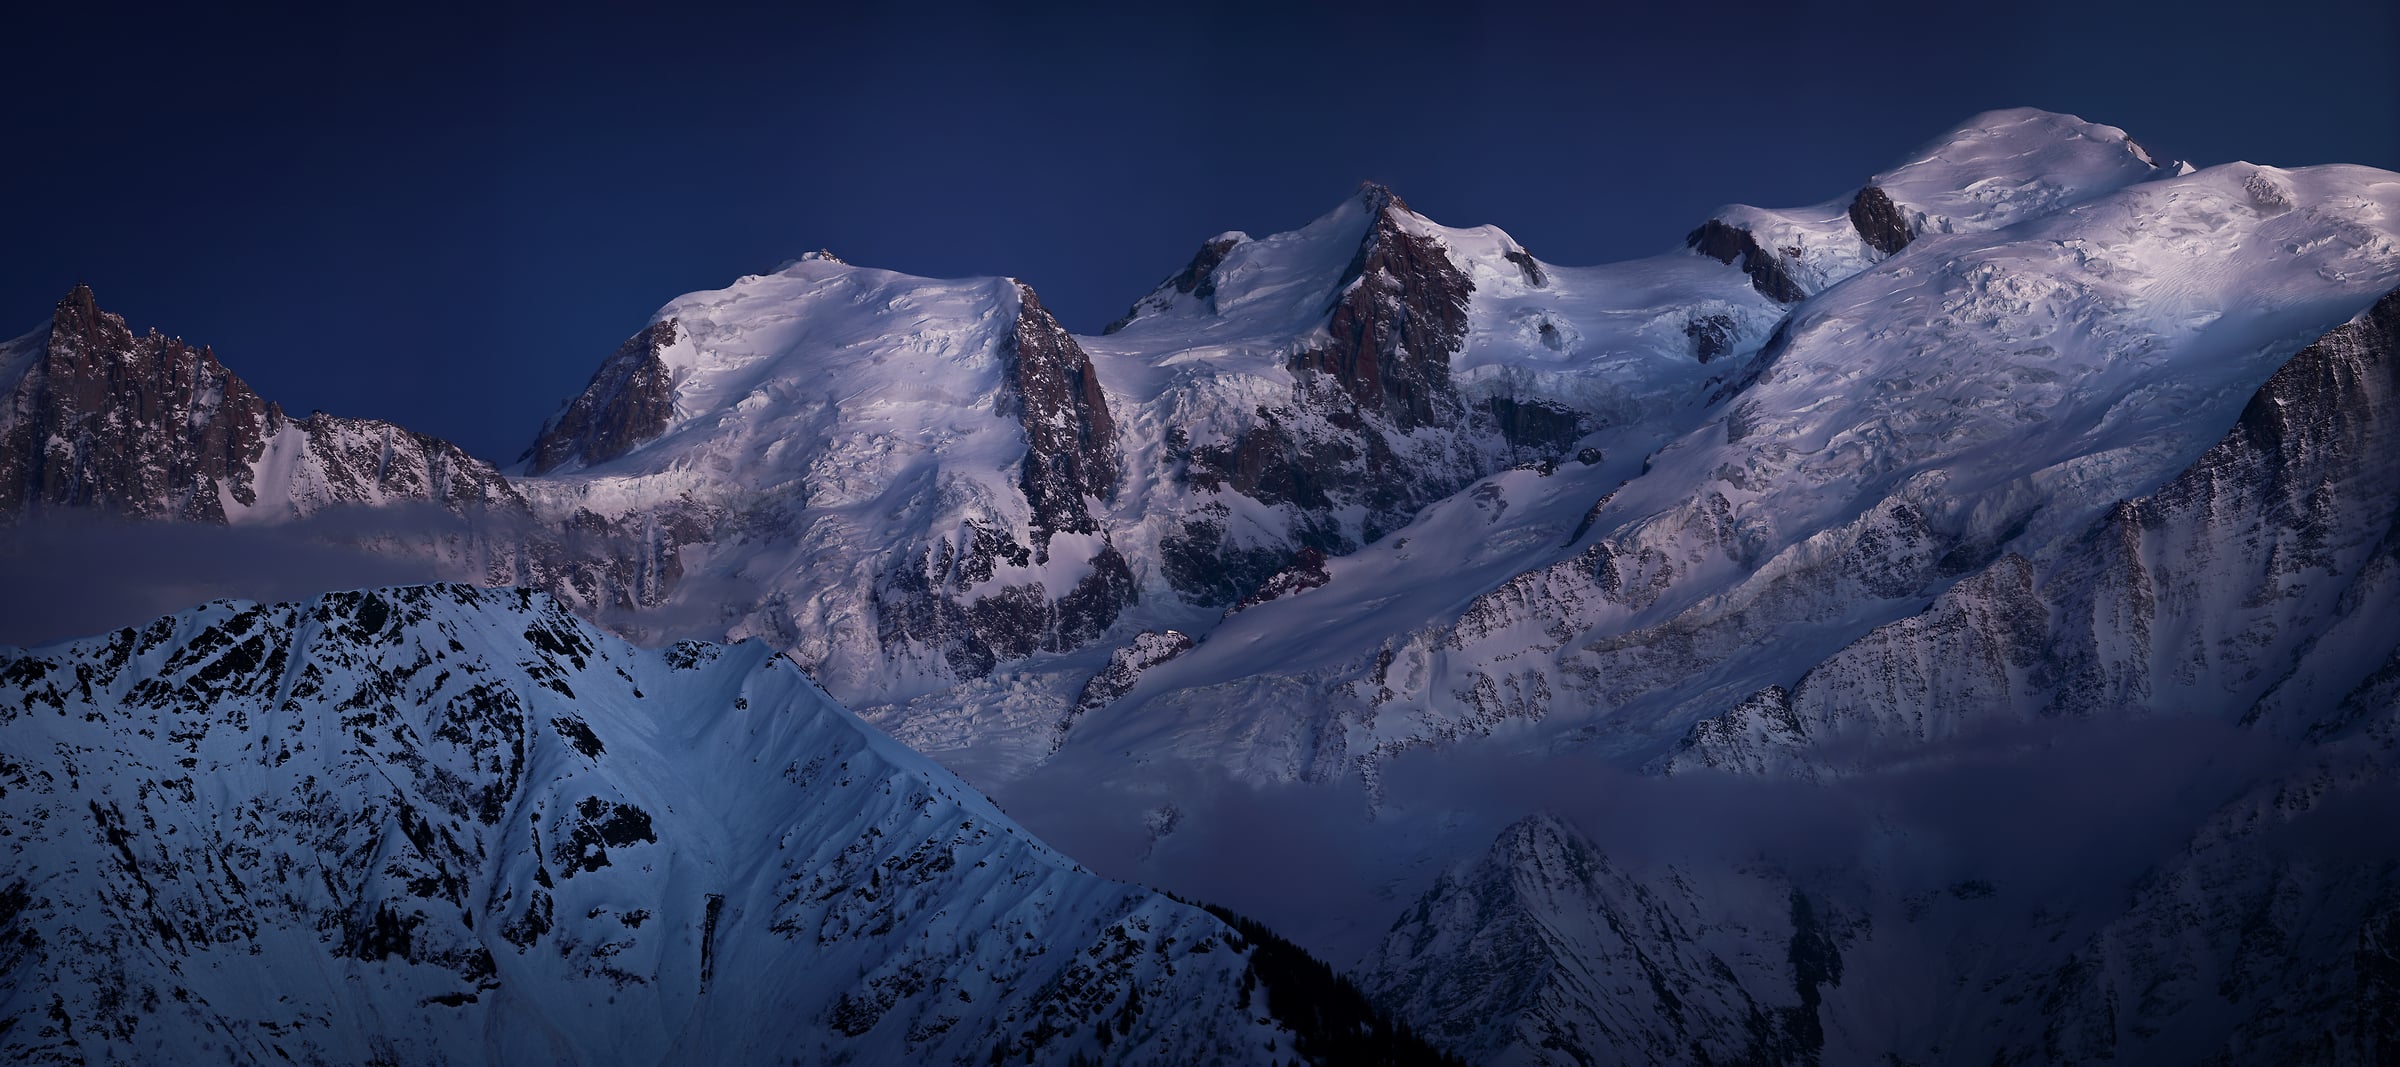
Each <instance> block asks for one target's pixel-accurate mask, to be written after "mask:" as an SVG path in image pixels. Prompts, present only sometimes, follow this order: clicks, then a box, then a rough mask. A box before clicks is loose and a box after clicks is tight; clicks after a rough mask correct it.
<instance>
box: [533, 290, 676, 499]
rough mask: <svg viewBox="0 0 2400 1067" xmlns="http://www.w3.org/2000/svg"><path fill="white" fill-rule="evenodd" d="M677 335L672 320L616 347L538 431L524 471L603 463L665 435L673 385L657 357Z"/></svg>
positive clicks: (658, 323)
mask: <svg viewBox="0 0 2400 1067" xmlns="http://www.w3.org/2000/svg"><path fill="white" fill-rule="evenodd" d="M675 329H676V327H675V320H673V319H667V320H665V321H663V322H654V323H651V324H650V325H649V326H646V327H644V328H643V329H642V332H640V333H637V334H634V335H633V336H632V337H630V338H628V339H627V340H626V341H625V343H624V344H622V345H619V346H618V347H617V350H616V352H615V353H614V354H613V355H610V356H609V357H608V361H607V362H606V363H602V364H601V365H600V369H599V370H598V371H595V372H593V374H592V381H591V384H589V385H587V386H584V389H583V393H582V394H581V395H579V396H577V397H576V398H575V399H574V400H573V401H571V402H569V403H568V404H567V407H566V410H564V411H561V412H559V413H558V415H557V417H555V418H553V419H551V420H550V422H549V424H548V425H546V426H544V427H542V433H541V436H540V437H539V438H538V439H536V440H535V441H534V443H533V449H532V451H531V452H529V453H528V454H527V455H528V457H529V458H530V460H531V462H530V463H529V464H528V466H527V470H528V471H530V472H531V473H534V474H547V473H549V472H551V471H554V470H557V469H558V468H560V467H564V466H567V465H569V464H575V465H579V466H589V465H591V464H594V463H605V462H607V461H609V460H612V459H615V458H617V457H618V456H622V455H624V454H625V453H627V452H630V451H633V449H634V447H635V446H637V445H640V444H642V443H643V442H645V441H649V440H651V439H652V438H655V437H657V436H658V435H659V434H661V433H663V432H665V431H666V428H667V418H668V416H670V415H672V414H674V411H675V381H674V375H673V374H672V373H671V372H670V371H669V370H668V369H667V365H666V362H665V361H664V360H663V359H661V358H659V351H660V350H661V349H664V348H666V347H667V346H668V345H671V344H674V343H675Z"/></svg>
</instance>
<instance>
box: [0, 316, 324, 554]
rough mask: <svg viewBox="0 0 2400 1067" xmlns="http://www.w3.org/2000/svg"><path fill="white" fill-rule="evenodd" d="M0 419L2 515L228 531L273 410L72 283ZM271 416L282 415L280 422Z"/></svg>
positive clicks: (188, 351)
mask: <svg viewBox="0 0 2400 1067" xmlns="http://www.w3.org/2000/svg"><path fill="white" fill-rule="evenodd" d="M34 358H35V362H34V363H33V364H32V365H31V366H30V367H29V368H28V369H27V370H26V372H25V374H24V376H23V377H22V378H20V379H19V380H18V381H17V383H16V388H15V389H14V390H13V391H12V392H11V394H10V395H9V397H8V407H7V409H6V410H5V411H4V412H0V419H4V420H5V425H4V426H0V516H13V515H16V514H20V513H23V512H25V511H29V510H33V509H36V508H41V507H77V508H91V509H94V510H99V511H104V512H110V513H115V514H121V515H129V516H135V517H140V518H173V519H186V520H191V521H198V522H223V521H225V505H224V501H223V500H222V499H221V498H220V497H219V495H218V493H219V487H220V486H222V487H223V489H224V492H225V493H227V494H229V495H231V496H232V497H233V498H234V499H235V500H237V501H240V502H243V503H249V502H252V501H254V500H255V499H256V497H255V495H254V493H253V490H252V487H251V484H250V480H251V478H250V469H249V464H250V462H251V461H252V460H254V459H256V458H257V456H258V454H259V452H260V451H261V450H262V449H263V448H264V442H265V440H266V437H267V435H268V433H269V432H270V431H269V429H268V426H267V415H268V411H269V407H270V405H268V404H267V403H266V402H265V401H263V400H261V399H259V397H258V394H256V393H254V392H251V390H250V387H249V385H247V384H246V383H244V382H243V381H242V380H241V379H240V378H237V377H235V376H234V374H233V372H231V371H229V370H227V369H225V365H224V364H222V363H219V362H217V357H216V354H215V353H214V352H211V351H210V350H209V349H207V348H205V347H203V348H197V349H195V348H193V347H191V346H189V345H187V344H185V343H184V341H183V339H182V338H177V337H163V336H160V335H159V334H158V333H157V332H156V331H152V332H151V333H150V334H148V335H147V336H135V334H134V333H133V331H132V330H130V329H127V328H126V326H125V320H124V319H122V318H119V317H117V316H115V315H111V314H109V313H107V312H105V311H101V310H100V309H99V307H98V305H97V304H96V303H95V302H94V300H93V298H92V291H91V289H90V288H88V287H86V286H81V285H78V286H76V287H75V289H74V290H73V291H72V292H69V293H68V294H67V296H66V298H65V299H63V300H60V301H59V302H58V306H57V308H56V309H55V310H54V311H53V312H52V314H51V318H50V330H49V334H48V337H47V338H46V339H45V340H44V342H43V347H42V351H41V353H40V354H39V355H38V356H36V357H34ZM277 414H280V412H278V413H277Z"/></svg>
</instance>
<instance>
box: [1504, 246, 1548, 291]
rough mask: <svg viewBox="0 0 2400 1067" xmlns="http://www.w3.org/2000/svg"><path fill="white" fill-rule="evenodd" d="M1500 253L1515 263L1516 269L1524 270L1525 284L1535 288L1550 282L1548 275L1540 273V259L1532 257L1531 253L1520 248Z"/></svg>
mask: <svg viewBox="0 0 2400 1067" xmlns="http://www.w3.org/2000/svg"><path fill="white" fill-rule="evenodd" d="M1501 255H1502V258H1504V259H1506V260H1508V261H1509V262H1511V263H1514V264H1516V265H1517V269H1518V270H1520V271H1523V272H1525V284H1527V285H1530V286H1533V287H1534V288H1536V289H1539V288H1541V287H1543V286H1545V285H1548V284H1550V279H1549V277H1548V276H1546V275H1544V274H1543V273H1542V264H1541V261H1539V260H1536V259H1534V258H1533V253H1531V252H1528V251H1526V250H1524V249H1522V248H1514V249H1510V250H1509V251H1507V252H1504V253H1502V254H1501Z"/></svg>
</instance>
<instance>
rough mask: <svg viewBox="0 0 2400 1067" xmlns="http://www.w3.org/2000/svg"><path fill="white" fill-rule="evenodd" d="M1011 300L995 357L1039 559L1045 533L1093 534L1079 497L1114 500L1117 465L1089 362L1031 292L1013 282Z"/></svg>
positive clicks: (1111, 429)
mask: <svg viewBox="0 0 2400 1067" xmlns="http://www.w3.org/2000/svg"><path fill="white" fill-rule="evenodd" d="M1017 293H1018V296H1019V297H1020V301H1019V305H1018V312H1017V325H1016V329H1015V330H1014V331H1013V332H1011V333H1010V334H1009V335H1008V337H1007V338H1006V339H1005V340H1004V341H1003V342H1002V353H1001V358H1002V359H1003V360H1005V361H1006V364H1007V367H1008V384H1009V387H1010V393H1009V396H1010V401H1009V403H1011V405H1012V406H1013V409H1014V410H1013V412H1012V413H1013V414H1014V415H1016V417H1017V418H1018V420H1019V421H1021V422H1022V423H1023V424H1024V426H1025V441H1026V450H1025V464H1024V468H1023V471H1022V474H1021V476H1020V478H1019V485H1020V486H1021V487H1022V488H1023V490H1024V492H1025V502H1026V503H1028V504H1030V505H1032V506H1033V526H1034V530H1035V533H1034V535H1033V537H1034V540H1035V542H1036V544H1035V553H1036V555H1037V556H1045V557H1046V555H1047V553H1048V546H1049V540H1050V537H1049V535H1050V534H1051V533H1053V532H1058V531H1072V532H1075V533H1090V532H1093V531H1094V530H1097V529H1098V528H1099V527H1098V525H1097V524H1095V523H1094V522H1093V521H1092V516H1091V512H1090V509H1089V508H1087V507H1086V506H1085V504H1084V497H1086V496H1093V497H1099V498H1101V499H1103V500H1106V499H1109V498H1111V497H1114V496H1115V495H1116V491H1117V479H1118V477H1119V476H1120V475H1121V474H1122V473H1123V468H1124V459H1123V456H1122V455H1121V454H1120V453H1119V451H1118V448H1117V427H1116V422H1115V421H1114V420H1113V419H1111V418H1110V417H1109V414H1108V398H1107V397H1106V396H1105V395H1103V394H1102V392H1101V390H1100V378H1099V376H1098V375H1097V374H1095V373H1093V371H1092V361H1091V357H1089V356H1087V355H1085V354H1084V351H1083V347H1082V346H1081V345H1078V344H1076V343H1075V337H1074V335H1072V334H1069V333H1068V332H1067V330H1066V327H1063V326H1060V325H1059V324H1058V320H1057V319H1056V318H1054V317H1052V316H1051V314H1050V312H1049V310H1048V309H1046V308H1044V307H1042V302H1041V300H1040V299H1039V298H1037V297H1036V296H1034V293H1033V287H1032V286H1029V285H1025V284H1023V283H1018V285H1017Z"/></svg>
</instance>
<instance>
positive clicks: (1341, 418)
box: [1160, 184, 1580, 604]
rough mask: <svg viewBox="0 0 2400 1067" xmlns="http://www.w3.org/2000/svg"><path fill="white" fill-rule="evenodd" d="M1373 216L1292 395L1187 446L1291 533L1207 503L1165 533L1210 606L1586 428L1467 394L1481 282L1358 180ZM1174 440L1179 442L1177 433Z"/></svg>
mask: <svg viewBox="0 0 2400 1067" xmlns="http://www.w3.org/2000/svg"><path fill="white" fill-rule="evenodd" d="M1359 198H1360V203H1361V205H1362V206H1363V207H1364V208H1365V211H1366V215H1367V226H1366V229H1365V232H1364V234H1363V235H1362V236H1361V238H1360V240H1359V243H1358V247H1357V249H1356V251H1355V252H1354V253H1353V255H1352V257H1351V260H1350V262H1349V264H1348V266H1347V267H1346V268H1345V269H1344V271H1343V272H1342V274H1341V276H1340V277H1339V278H1338V279H1337V280H1336V281H1335V283H1334V286H1333V290H1332V293H1331V296H1330V300H1329V306H1328V310H1327V314H1326V319H1325V335H1324V340H1323V341H1322V342H1317V343H1310V344H1306V345H1303V346H1302V347H1299V348H1298V349H1297V350H1295V351H1293V352H1292V353H1291V355H1290V356H1289V358H1288V360H1287V366H1288V368H1289V369H1290V371H1291V372H1292V374H1293V376H1294V379H1295V382H1294V385H1293V387H1292V391H1291V396H1290V401H1289V403H1288V404H1283V405H1275V406H1266V405H1261V406H1259V407H1258V408H1257V409H1256V411H1255V417H1254V418H1253V419H1252V420H1251V421H1250V422H1249V423H1248V424H1247V425H1246V426H1243V427H1241V428H1239V429H1238V430H1236V431H1235V432H1233V433H1232V434H1230V436H1229V438H1228V439H1221V440H1217V441H1212V442H1209V443H1204V444H1197V445H1192V446H1188V447H1185V448H1180V449H1178V451H1179V452H1180V459H1181V464H1180V467H1181V476H1182V480H1183V481H1184V483H1185V484H1187V485H1189V486H1191V487H1192V488H1194V489H1197V490H1200V491H1201V492H1203V493H1231V494H1238V495H1240V496H1244V497H1248V498H1250V499H1251V500H1253V501H1256V502H1259V503H1262V504H1266V505H1268V506H1270V507H1274V508H1278V509H1281V510H1282V511H1283V512H1284V513H1285V514H1286V515H1287V516H1289V521H1290V532H1289V537H1288V540H1286V541H1285V542H1284V543H1281V544H1263V545H1262V544H1250V545H1243V546H1239V547H1237V546H1236V545H1235V544H1233V543H1230V541H1229V536H1228V535H1229V531H1228V529H1227V527H1226V525H1225V523H1224V520H1223V517H1222V516H1223V515H1224V513H1225V511H1226V508H1225V505H1223V504H1221V503H1218V502H1216V501H1207V500H1204V501H1203V502H1202V503H1200V504H1199V505H1198V506H1196V507H1193V508H1191V509H1190V510H1189V511H1188V512H1187V513H1186V515H1185V517H1184V519H1183V522H1182V525H1181V529H1180V530H1178V531H1176V532H1175V533H1173V534H1171V535H1170V536H1168V537H1166V538H1164V539H1163V540H1162V544H1161V546H1160V551H1161V555H1162V562H1163V564H1164V566H1165V570H1166V573H1167V575H1168V577H1169V579H1170V581H1171V582H1172V583H1173V585H1174V587H1175V589H1176V591H1177V592H1178V593H1180V594H1182V595H1183V596H1185V597H1187V598H1189V599H1192V600H1194V601H1196V602H1199V603H1216V604H1222V603H1226V602H1228V601H1237V600H1239V599H1240V598H1242V597H1244V596H1247V595H1249V593H1250V592H1251V591H1253V590H1254V589H1256V588H1257V586H1258V583H1260V582H1262V581H1265V580H1266V579H1267V578H1268V577H1270V576H1271V575H1273V574H1274V573H1275V572H1277V571H1279V570H1281V569H1282V568H1283V566H1284V565H1285V563H1286V562H1287V561H1288V560H1289V559H1290V553H1291V552H1292V551H1294V550H1296V549H1314V550H1316V551H1319V552H1323V553H1329V554H1340V553H1343V552H1348V551H1351V550H1354V549H1355V548H1357V547H1358V546H1359V545H1360V544H1362V543H1365V542H1368V541H1373V540H1375V539H1377V538H1379V537H1381V536H1383V534H1384V533H1386V532H1388V531H1390V530H1392V529H1394V528H1397V527H1398V526H1400V525H1402V524H1404V523H1405V522H1407V521H1408V519H1409V517H1410V516H1412V515H1414V514H1415V512H1416V510H1417V509H1418V508H1420V507H1422V506H1423V505H1424V504H1426V503H1427V502H1429V501H1432V500H1435V499H1438V498H1440V497H1442V496H1444V495H1447V494H1449V493H1451V492H1454V491H1456V490H1457V489H1458V488H1459V487H1460V486H1463V485H1465V484H1466V483H1467V482H1469V481H1472V480H1473V479H1474V478H1476V477H1477V476H1479V475H1481V474H1483V473H1485V472H1486V471H1487V470H1488V469H1490V468H1491V467H1493V466H1496V465H1498V464H1499V463H1502V462H1505V461H1508V460H1510V459H1511V458H1512V457H1515V456H1516V454H1517V452H1522V453H1524V454H1525V455H1532V454H1534V453H1544V452H1546V453H1555V452H1560V451H1563V450H1565V449H1566V447H1567V446H1568V444H1571V442H1567V443H1561V441H1560V440H1559V439H1560V438H1562V437H1564V436H1568V435H1570V434H1571V433H1572V430H1573V428H1574V427H1575V426H1578V425H1580V423H1579V421H1578V418H1579V417H1578V416H1576V415H1575V414H1574V413H1572V412H1569V411H1567V410H1566V409H1564V408H1558V407H1556V406H1555V405H1542V404H1539V403H1529V404H1526V405H1522V406H1520V405H1517V404H1516V403H1515V402H1514V401H1513V400H1511V399H1509V398H1506V397H1503V398H1500V399H1498V400H1497V401H1495V402H1493V403H1492V404H1490V405H1488V406H1480V405H1470V404H1469V403H1468V402H1467V401H1466V399H1465V398H1464V397H1462V396H1461V395H1460V393H1459V390H1458V386H1457V384H1456V382H1455V380H1454V379H1453V377H1452V373H1451V360H1452V357H1453V356H1455V355H1456V354H1457V353H1458V351H1459V349H1460V347H1461V346H1462V345H1463V344H1464V343H1465V340H1466V335H1467V326H1468V320H1467V308H1468V301H1469V298H1470V297H1471V296H1472V295H1473V293H1474V291H1475V285H1474V283H1473V281H1471V280H1470V279H1469V278H1468V277H1467V275H1466V273H1465V272H1464V271H1462V270H1461V269H1459V267H1458V266H1457V264H1455V263H1453V262H1452V261H1451V259H1450V257H1449V254H1448V253H1447V251H1446V250H1445V249H1444V248H1443V247H1442V244H1441V242H1440V241H1439V240H1438V239H1436V238H1434V237H1432V236H1430V235H1427V234H1424V233H1419V232H1416V231H1415V230H1414V229H1413V228H1412V227H1411V226H1410V225H1409V224H1408V223H1407V222H1406V221H1405V218H1406V217H1407V211H1408V206H1407V204H1406V203H1405V202H1403V201H1402V200H1400V198H1399V197H1397V196H1396V195H1394V194H1393V193H1392V192H1391V191H1390V190H1388V189H1385V188H1383V187H1382V186H1378V185H1373V184H1370V185H1368V186H1366V187H1365V188H1364V189H1362V190H1361V191H1360V194H1359ZM1169 444H1170V447H1175V446H1177V445H1178V444H1179V442H1178V441H1175V440H1173V439H1171V440H1170V442H1169Z"/></svg>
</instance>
